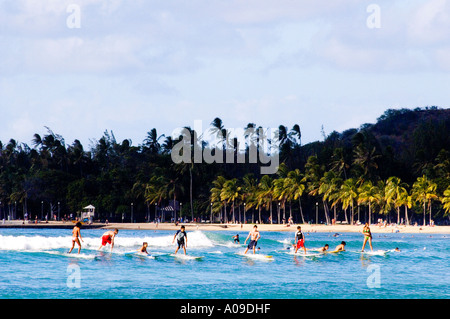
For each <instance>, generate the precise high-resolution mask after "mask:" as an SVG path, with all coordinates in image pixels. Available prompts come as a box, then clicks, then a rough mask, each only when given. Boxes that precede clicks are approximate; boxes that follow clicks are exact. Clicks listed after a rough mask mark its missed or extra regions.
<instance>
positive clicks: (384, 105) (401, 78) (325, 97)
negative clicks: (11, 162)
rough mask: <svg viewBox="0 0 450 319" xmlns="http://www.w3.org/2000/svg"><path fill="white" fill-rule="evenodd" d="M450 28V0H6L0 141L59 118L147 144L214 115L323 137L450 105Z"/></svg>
mask: <svg viewBox="0 0 450 319" xmlns="http://www.w3.org/2000/svg"><path fill="white" fill-rule="evenodd" d="M371 4H375V5H376V7H377V8H379V15H376V16H373V14H375V13H374V12H373V11H370V10H369V12H368V10H367V9H368V7H369V5H371ZM71 5H76V6H77V8H79V13H80V14H79V16H76V17H77V18H79V22H80V24H79V26H80V27H79V28H70V27H69V25H68V22H67V20H68V18H71V17H73V14H74V12H73V11H71V10H69V11H68V8H69V6H71ZM374 17H375V18H376V19H378V20H377V21H379V22H380V25H379V26H380V27H379V28H370V27H369V26H368V22H367V21H368V19H370V18H374ZM71 21H72V20H71ZM371 21H372V20H371ZM69 24H70V23H69ZM448 30H450V0H429V1H423V0H422V1H420V0H413V1H411V0H408V1H406V0H403V1H395V0H392V1H376V0H373V1H364V0H359V1H356V0H334V1H329V0H327V1H325V0H320V1H300V0H273V1H272V0H228V1H225V0H220V1H219V0H209V1H207V0H202V1H200V0H197V1H195V0H193V1H177V0H173V1H153V0H145V1H144V0H135V1H130V0H128V1H125V0H68V1H65V0H46V1H44V0H4V1H1V2H0V117H1V122H0V123H1V124H0V141H2V142H3V143H6V142H7V141H9V139H10V138H15V139H16V140H18V141H19V142H24V143H28V144H30V145H31V139H32V138H33V134H34V133H39V134H45V133H46V129H45V126H48V127H50V128H51V129H52V130H53V131H54V132H56V133H58V134H61V135H62V136H63V137H64V138H65V140H66V144H71V143H73V140H74V139H76V138H78V139H80V140H81V142H82V143H83V145H84V146H85V148H88V147H89V145H90V143H91V142H90V140H91V139H99V138H100V137H101V136H102V135H103V132H104V131H105V130H112V131H113V132H114V134H115V136H116V138H117V140H118V141H119V142H121V141H122V140H123V139H126V138H130V139H131V140H132V142H133V144H134V145H139V144H140V143H141V142H142V141H143V140H144V138H145V137H146V133H147V132H148V131H150V129H152V128H156V129H157V130H158V133H159V134H166V135H169V134H171V133H172V131H173V130H175V129H176V128H178V127H182V126H191V127H193V126H194V121H195V120H202V121H203V128H204V129H206V127H207V126H208V125H209V123H210V122H211V121H212V120H213V119H214V118H215V117H220V118H221V119H222V120H223V122H224V125H225V127H230V128H238V127H244V126H246V125H247V123H249V122H253V123H256V124H257V125H261V126H263V127H277V126H278V125H280V124H283V125H286V126H288V127H289V128H290V127H292V126H293V125H294V124H299V125H300V127H301V130H302V142H303V143H308V142H312V141H315V140H321V139H322V134H321V127H322V125H323V127H324V131H325V133H326V134H329V133H331V132H332V131H333V130H336V131H343V130H345V129H348V128H352V127H359V126H360V125H361V124H364V123H374V122H375V121H376V118H377V117H379V116H380V115H381V114H382V113H383V112H384V111H385V110H386V109H388V108H415V107H423V106H430V105H437V106H440V107H443V108H447V107H449V101H450V99H449V97H450V90H448V84H449V83H450V75H449V71H450V33H449V32H448Z"/></svg>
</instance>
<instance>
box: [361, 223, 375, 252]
mask: <svg viewBox="0 0 450 319" xmlns="http://www.w3.org/2000/svg"><path fill="white" fill-rule="evenodd" d="M362 233H363V235H364V242H363V246H362V249H361V251H364V247H366V243H367V241H369V246H370V251H373V247H372V233H371V232H370V227H369V224H368V223H366V224H365V225H364V228H363V230H362Z"/></svg>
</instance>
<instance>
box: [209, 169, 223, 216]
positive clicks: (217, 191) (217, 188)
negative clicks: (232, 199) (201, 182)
mask: <svg viewBox="0 0 450 319" xmlns="http://www.w3.org/2000/svg"><path fill="white" fill-rule="evenodd" d="M226 181H227V179H226V178H225V177H223V176H217V177H216V179H215V180H213V181H212V184H213V187H212V188H211V190H210V192H211V203H212V204H213V206H212V211H213V212H214V213H219V214H221V211H222V208H224V209H225V216H224V219H223V220H225V218H226V212H227V210H226V201H224V200H222V198H221V193H222V189H223V187H224V184H225V182H226ZM221 219H222V218H221Z"/></svg>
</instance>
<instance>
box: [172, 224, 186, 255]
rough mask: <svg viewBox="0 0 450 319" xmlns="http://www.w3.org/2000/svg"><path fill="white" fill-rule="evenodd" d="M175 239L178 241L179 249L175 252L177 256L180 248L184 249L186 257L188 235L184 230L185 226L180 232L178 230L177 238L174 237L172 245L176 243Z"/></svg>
mask: <svg viewBox="0 0 450 319" xmlns="http://www.w3.org/2000/svg"><path fill="white" fill-rule="evenodd" d="M175 238H176V239H177V243H178V247H177V249H176V250H175V254H176V253H177V252H178V249H180V247H183V251H184V254H185V255H186V247H187V234H186V231H185V229H184V226H181V228H180V230H177V233H176V234H175V236H173V240H172V244H173V243H174V242H175Z"/></svg>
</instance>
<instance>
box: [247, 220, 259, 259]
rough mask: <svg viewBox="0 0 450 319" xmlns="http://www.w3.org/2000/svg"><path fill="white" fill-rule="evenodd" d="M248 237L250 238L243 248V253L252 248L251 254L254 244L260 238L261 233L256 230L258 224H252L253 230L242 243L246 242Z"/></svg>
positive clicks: (254, 247)
mask: <svg viewBox="0 0 450 319" xmlns="http://www.w3.org/2000/svg"><path fill="white" fill-rule="evenodd" d="M249 238H250V239H251V240H250V243H249V244H248V246H247V249H246V250H245V252H244V254H246V253H247V251H248V250H249V249H251V248H252V249H253V254H254V253H255V249H256V244H257V243H258V240H259V239H260V238H261V234H260V233H259V231H258V226H256V225H255V226H253V230H252V231H251V232H249V233H248V236H247V238H246V239H245V241H244V245H245V244H246V243H247V240H248V239H249Z"/></svg>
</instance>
